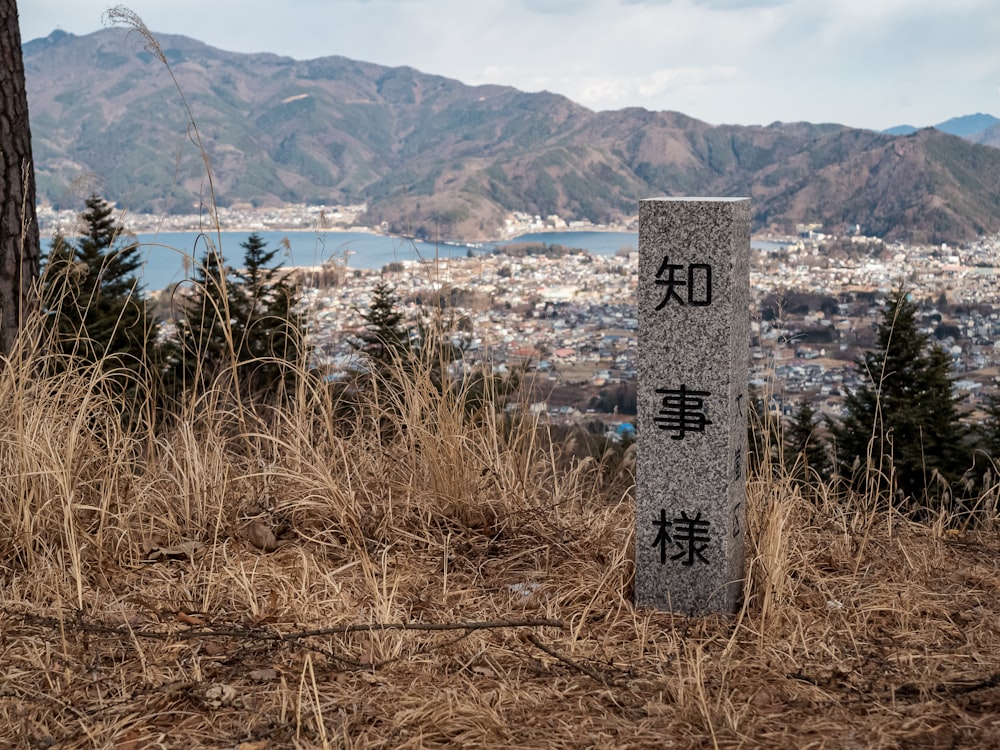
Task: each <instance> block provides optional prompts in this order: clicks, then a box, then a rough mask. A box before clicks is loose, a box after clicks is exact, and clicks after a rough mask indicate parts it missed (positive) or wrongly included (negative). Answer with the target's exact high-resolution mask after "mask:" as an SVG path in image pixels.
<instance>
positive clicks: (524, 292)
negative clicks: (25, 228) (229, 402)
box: [39, 205, 1000, 424]
mask: <svg viewBox="0 0 1000 750" xmlns="http://www.w3.org/2000/svg"><path fill="white" fill-rule="evenodd" d="M317 211H319V209H317V208H315V207H312V208H306V207H289V208H280V209H271V210H264V211H262V210H260V209H257V210H254V211H249V210H240V209H220V211H219V216H218V217H217V218H218V221H219V224H220V226H221V227H222V228H223V229H234V230H235V229H243V230H248V231H249V230H263V229H266V230H279V229H288V230H303V229H313V230H314V231H316V230H317V228H318V229H319V231H322V230H323V229H330V230H336V229H344V228H348V227H350V228H352V229H363V228H364V227H359V226H358V223H359V217H360V215H361V214H362V213H363V211H364V206H363V205H362V206H345V207H335V208H330V209H324V210H322V211H319V213H317ZM39 218H40V220H41V222H42V223H52V224H55V225H63V226H65V223H66V221H67V219H68V217H67V216H54V215H53V216H49V215H48V214H47V212H45V211H42V212H41V214H40V216H39ZM129 218H130V221H128V222H127V224H128V225H129V228H130V229H132V230H133V231H143V230H144V222H143V217H135V216H133V217H129ZM154 218H155V217H154ZM150 220H153V219H152V218H151V219H150ZM155 220H156V221H157V222H158V224H157V225H158V226H159V228H160V229H167V228H169V229H174V230H181V229H189V228H191V226H190V225H191V222H192V221H195V222H198V224H196V225H195V226H198V225H203V224H204V221H205V217H203V216H201V217H166V218H164V217H159V218H158V219H155ZM146 223H148V222H146ZM577 224H578V226H571V225H569V224H568V223H567V222H563V221H561V220H559V217H546V218H542V217H532V216H528V215H525V214H520V213H516V214H511V215H510V216H509V217H508V219H507V221H506V225H505V227H504V229H503V230H502V231H503V234H504V235H506V237H510V236H516V235H518V234H520V233H525V232H531V231H539V230H545V229H556V230H563V231H565V230H566V229H572V228H580V229H603V228H607V229H618V230H620V231H627V230H631V231H634V230H635V223H634V221H633V222H629V223H627V224H624V225H622V226H618V227H598V226H594V225H592V224H590V223H589V222H578V223H577ZM799 229H800V230H801V231H800V233H799V235H798V236H795V237H759V238H755V241H754V243H753V244H754V246H755V247H754V249H753V250H752V258H751V267H750V288H751V298H752V309H751V351H750V362H751V375H750V381H751V384H752V386H753V387H754V388H755V390H756V392H757V394H758V395H759V396H761V397H762V398H764V399H765V402H766V404H767V406H768V408H770V409H772V410H774V411H777V412H780V413H783V414H786V415H789V414H792V413H793V412H795V411H796V410H797V409H798V407H799V405H800V404H801V403H803V402H804V401H805V400H808V401H810V402H811V403H812V405H813V406H814V407H815V408H816V409H817V410H818V411H820V412H822V413H823V414H826V415H828V416H831V417H838V416H840V415H841V413H842V408H843V395H844V392H845V389H847V390H853V389H854V388H856V387H857V386H858V385H860V384H861V383H862V382H863V380H866V379H868V378H869V377H870V376H869V374H868V373H864V372H858V371H857V370H856V366H855V365H856V359H857V357H858V355H859V354H860V353H861V352H862V351H864V350H866V349H871V348H873V347H874V346H875V345H876V340H877V326H878V323H879V322H880V321H881V320H882V310H883V308H882V301H883V300H884V299H885V297H886V295H887V294H888V293H889V292H890V291H892V290H894V289H897V288H900V287H902V288H904V289H906V290H907V291H908V292H910V293H911V294H912V296H913V298H914V300H915V301H916V302H917V303H918V307H919V310H920V320H919V322H920V325H921V328H922V330H923V331H924V332H925V333H927V334H928V335H929V336H930V337H931V339H932V341H935V342H936V343H938V344H939V345H940V346H942V347H943V348H944V349H945V350H946V351H948V352H949V353H950V354H951V356H952V360H953V370H952V374H953V377H954V383H955V390H956V394H957V396H958V397H959V398H960V399H961V400H960V407H961V408H962V409H963V411H964V412H965V414H966V418H967V419H969V420H971V421H978V420H979V419H981V418H982V411H981V407H982V406H983V404H984V403H985V402H986V399H987V397H988V396H989V395H991V394H993V393H994V392H995V391H996V389H997V388H998V387H1000V369H998V366H1000V303H998V300H1000V283H998V277H997V273H998V270H1000V236H996V237H989V238H982V239H980V240H978V241H976V242H973V243H970V244H969V245H966V246H963V247H952V246H947V245H936V246H918V245H902V244H892V243H884V242H882V241H881V240H880V239H877V238H872V237H864V236H859V235H852V236H847V237H833V236H827V235H824V234H822V233H821V229H822V228H821V227H816V226H803V227H800V228H799ZM762 248H766V249H762ZM298 273H300V274H301V277H302V281H303V282H304V286H303V291H304V303H303V304H304V309H305V312H306V314H307V318H308V321H309V330H310V335H311V337H312V343H313V346H314V348H315V363H316V365H318V366H319V367H321V368H323V369H327V370H329V372H330V375H331V377H337V376H338V374H339V373H346V372H348V371H350V369H351V368H352V367H355V366H356V364H357V363H356V357H357V352H356V349H355V348H354V347H352V345H351V341H352V340H356V339H353V338H352V337H353V336H355V335H356V334H357V333H359V332H361V331H362V330H363V328H364V321H363V319H362V317H361V316H362V314H363V313H364V312H365V311H366V309H367V306H368V303H369V301H370V299H371V293H372V290H373V289H374V287H375V285H376V284H377V283H378V282H379V281H384V282H386V283H388V284H389V285H390V286H392V287H393V288H394V289H395V292H396V295H397V296H398V297H399V299H400V306H401V309H402V312H403V313H404V316H405V319H406V320H409V321H414V322H415V321H418V320H420V319H426V318H427V316H431V315H434V314H436V313H437V311H438V310H441V311H442V313H443V314H444V316H445V318H446V319H447V320H450V321H452V322H453V323H454V325H455V330H454V337H455V343H456V344H458V345H459V346H460V347H461V349H462V350H463V352H464V356H463V357H462V359H461V360H459V361H456V362H455V363H454V364H453V367H455V368H462V367H465V368H475V367H479V366H488V367H492V368H495V369H498V370H500V371H501V372H503V371H504V370H505V369H511V368H514V367H517V366H521V365H528V366H530V368H531V370H532V371H533V373H534V375H533V377H532V378H531V380H532V381H533V391H532V394H531V398H532V400H533V401H534V403H533V405H532V408H533V409H534V410H535V411H537V412H538V413H540V414H545V415H548V416H549V417H550V418H551V419H552V420H555V421H566V422H571V421H578V420H580V419H585V418H590V419H596V418H598V417H601V418H602V419H603V420H604V421H606V422H610V423H612V424H613V423H615V422H624V421H628V415H629V414H631V413H634V407H635V396H634V394H635V389H634V383H635V377H636V364H637V360H638V357H637V349H638V320H637V318H636V304H635V299H636V284H637V273H638V255H637V249H636V248H635V247H630V246H626V247H622V248H621V249H620V250H619V251H618V252H617V253H616V254H615V255H613V256H600V255H592V254H588V253H583V252H572V248H563V249H558V248H551V247H543V246H539V245H528V244H526V245H524V246H518V245H514V246H512V247H508V248H507V249H506V250H505V251H503V252H494V253H476V254H475V256H474V257H470V258H460V259H444V260H435V261H403V262H399V263H392V264H390V265H388V266H385V267H383V268H381V269H377V270H368V269H354V268H350V269H348V268H346V267H338V266H337V265H336V261H332V262H330V263H328V264H327V266H326V267H324V268H323V269H322V270H321V271H320V269H312V270H311V271H310V270H308V269H299V271H298ZM706 345H711V342H706Z"/></svg>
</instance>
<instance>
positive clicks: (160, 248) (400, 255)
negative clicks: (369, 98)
mask: <svg viewBox="0 0 1000 750" xmlns="http://www.w3.org/2000/svg"><path fill="white" fill-rule="evenodd" d="M250 234H251V233H250V232H223V233H222V235H221V251H222V256H223V258H225V260H226V263H228V264H229V265H231V266H239V265H240V264H241V263H242V260H243V248H242V247H240V244H241V243H243V242H246V239H247V237H249V236H250ZM257 234H259V235H260V237H261V238H262V239H263V240H264V242H265V244H266V245H267V247H268V249H271V250H273V249H278V254H277V255H276V256H275V258H274V261H275V262H281V263H283V264H284V265H285V266H318V265H321V264H322V263H324V262H326V261H328V260H331V259H337V260H338V262H346V264H347V266H348V267H349V268H370V269H378V268H382V267H383V266H385V265H387V264H389V263H393V262H399V261H406V260H419V259H425V260H426V259H433V258H434V257H439V258H464V257H466V256H467V255H468V254H469V253H470V252H471V253H488V252H491V251H492V250H493V249H494V248H495V247H496V246H498V245H507V244H514V243H519V242H544V243H546V244H550V245H565V246H566V247H574V248H580V249H583V250H586V251H588V252H591V253H594V254H596V255H613V254H614V253H615V252H617V251H618V250H619V249H620V248H622V247H631V248H633V249H635V248H637V247H638V244H639V238H638V235H637V234H636V233H634V232H539V233H537V234H528V235H523V236H521V237H518V238H516V239H513V240H507V241H504V242H489V243H483V244H482V245H472V246H469V245H460V244H439V245H436V244H434V243H431V242H418V241H415V240H406V239H401V238H399V237H386V236H385V235H380V234H370V233H367V232H323V233H316V232H258V233H257ZM206 237H209V238H210V239H211V241H212V242H213V243H217V242H219V239H218V236H217V235H214V234H213V235H200V234H198V233H197V232H161V233H159V234H139V235H138V238H139V243H140V246H141V250H142V252H143V253H144V255H145V264H144V266H143V278H142V280H143V285H144V286H145V288H146V289H147V290H155V289H163V288H165V287H167V286H169V285H170V284H171V283H174V282H177V281H181V280H183V279H184V278H186V277H188V276H190V275H193V270H192V258H197V259H199V260H200V259H202V258H203V257H204V255H205V250H206V247H207V245H206Z"/></svg>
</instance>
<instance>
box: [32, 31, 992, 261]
mask: <svg viewBox="0 0 1000 750" xmlns="http://www.w3.org/2000/svg"><path fill="white" fill-rule="evenodd" d="M143 43H144V40H143V39H142V38H141V37H139V36H138V35H137V34H135V33H128V32H126V31H125V30H123V29H105V30H102V31H98V32H95V33H93V34H89V35H86V36H74V35H72V34H68V33H65V32H62V31H56V32H53V33H52V34H51V35H49V36H48V37H46V38H43V39H35V40H32V41H30V42H28V43H27V44H25V45H24V62H25V71H26V77H27V88H28V100H29V109H30V112H31V127H32V136H33V150H34V158H35V169H36V174H37V183H38V194H39V199H40V200H42V201H45V202H48V203H51V204H52V205H53V206H55V207H57V208H58V207H67V208H74V207H76V206H78V205H80V204H81V203H82V200H81V194H82V193H89V192H90V191H91V190H95V189H96V190H98V191H99V192H101V193H102V194H103V195H105V196H106V197H108V198H109V199H111V200H113V201H116V202H117V203H118V204H120V205H122V206H124V207H126V208H128V209H129V210H131V211H136V212H147V211H148V212H164V213H174V212H179V213H190V212H191V211H192V208H197V207H199V206H204V205H206V204H209V203H210V201H211V199H212V194H213V192H214V197H215V200H216V201H217V203H218V204H219V205H223V206H225V205H240V204H246V205H248V206H258V207H263V206H274V205H282V204H289V203H308V204H314V205H315V204H327V205H336V204H357V203H365V204H367V206H368V211H367V215H366V216H365V217H364V220H365V221H366V223H368V224H370V225H378V224H382V223H384V224H385V225H386V226H388V227H389V228H390V229H391V230H392V231H393V232H397V233H400V234H406V235H412V236H416V237H422V238H429V239H465V240H477V239H490V238H494V237H496V236H498V234H499V231H500V230H499V228H500V227H501V226H502V224H503V219H504V217H505V216H506V215H507V214H508V213H509V212H511V211H523V212H526V213H529V214H537V215H540V216H548V215H551V214H558V215H559V216H561V217H562V218H564V219H566V220H574V219H578V220H582V219H589V220H590V221H592V222H595V223H612V222H616V221H620V220H622V219H623V218H625V217H630V216H634V215H635V214H636V212H637V201H638V200H640V199H642V198H648V197H654V196H660V195H668V196H680V195H716V196H734V195H749V196H750V197H751V198H752V199H753V203H752V206H753V209H752V210H753V221H754V228H755V229H756V230H773V231H776V232H783V233H788V232H792V231H794V229H795V227H796V225H797V224H804V223H810V224H812V223H816V224H821V225H822V226H823V227H824V229H825V230H826V231H834V232H836V231H841V230H844V229H845V228H855V227H859V228H860V231H861V232H862V233H864V234H869V235H877V236H880V237H883V238H886V239H889V240H906V241H911V242H928V243H938V242H950V243H959V242H962V241H965V240H969V239H972V238H974V237H976V236H980V235H982V234H986V233H993V232H998V231H1000V149H998V148H994V147H992V146H989V145H983V144H981V143H972V142H970V141H969V140H967V139H965V138H962V137H959V136H956V135H952V134H950V133H946V132H942V131H941V130H939V129H935V128H926V129H922V130H917V131H914V132H912V133H907V134H905V135H893V134H889V133H878V132H874V131H870V130H861V129H855V128H849V127H845V126H842V125H835V124H810V123H773V124H771V125H768V126H735V125H718V126H715V125H710V124H708V123H705V122H701V121H699V120H696V119H694V118H691V117H688V116H686V115H684V114H681V113H679V112H650V111H647V110H644V109H639V108H630V109H623V110H617V111H606V112H594V111H591V110H589V109H587V108H585V107H582V106H580V105H578V104H576V103H574V102H572V101H570V100H569V99H567V98H565V97H563V96H559V95H556V94H552V93H548V92H541V93H525V92H522V91H518V90H517V89H514V88H511V87H507V86H498V85H485V86H468V85H465V84H463V83H461V82H459V81H455V80H452V79H448V78H443V77H441V76H435V75H429V74H425V73H421V72H419V71H417V70H414V69H412V68H408V67H384V66H380V65H376V64H372V63H366V62H359V61H356V60H351V59H348V58H344V57H338V56H332V57H324V58H320V59H315V60H306V61H297V60H294V59H291V58H288V57H279V56H277V55H272V54H240V53H232V52H225V51H222V50H219V49H215V48H213V47H210V46H208V45H205V44H203V43H201V42H198V41H195V40H193V39H190V38H187V37H184V36H171V35H159V36H157V43H158V48H157V49H150V48H147V47H145V46H144V44H143ZM161 53H162V56H163V58H164V59H165V60H166V62H167V63H168V65H169V68H168V66H166V65H164V64H163V61H162V60H161V59H160V54H161ZM174 80H176V87H175V85H174ZM178 89H179V91H178ZM182 95H183V96H182ZM186 106H187V107H188V108H189V109H190V113H191V114H190V116H189V114H188V111H187V109H186V108H185V107H186ZM192 122H193V126H192ZM195 128H196V130H195ZM990 130H991V128H989V127H987V129H986V131H984V132H989V131H990ZM978 135H982V133H979V134H978ZM196 138H200V140H201V143H202V146H203V148H204V154H205V156H206V158H207V162H208V164H209V165H210V171H208V170H206V168H205V162H204V161H203V159H202V154H201V152H200V151H199V149H198V148H197V147H196V145H195V141H196ZM988 142H992V143H997V141H990V140H989V139H987V140H984V143H988ZM209 174H210V175H211V180H209V178H208V175H209Z"/></svg>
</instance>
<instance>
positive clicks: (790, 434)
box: [782, 399, 831, 483]
mask: <svg viewBox="0 0 1000 750" xmlns="http://www.w3.org/2000/svg"><path fill="white" fill-rule="evenodd" d="M782 445H783V448H784V453H785V455H784V458H785V467H786V468H787V469H788V471H790V472H792V475H793V476H794V477H795V478H796V479H798V480H801V481H803V482H806V483H810V482H812V481H814V480H815V479H816V478H817V477H819V478H821V479H825V478H827V477H828V476H829V474H830V468H831V466H830V458H829V456H828V454H827V448H826V444H825V442H824V441H823V439H822V437H821V436H820V434H819V425H818V424H817V421H816V410H815V409H814V408H813V405H812V404H811V403H810V402H809V400H808V399H802V402H801V404H800V405H799V409H798V411H797V412H796V414H795V419H794V420H793V421H792V422H791V423H790V424H789V425H788V427H787V429H785V431H784V435H783V442H782Z"/></svg>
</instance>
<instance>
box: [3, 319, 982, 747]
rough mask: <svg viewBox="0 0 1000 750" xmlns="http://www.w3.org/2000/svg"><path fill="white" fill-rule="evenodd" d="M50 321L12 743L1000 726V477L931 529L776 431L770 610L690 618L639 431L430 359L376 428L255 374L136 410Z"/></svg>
mask: <svg viewBox="0 0 1000 750" xmlns="http://www.w3.org/2000/svg"><path fill="white" fill-rule="evenodd" d="M32 341H33V336H32V334H31V333H30V332H29V333H28V334H26V335H25V336H24V337H23V338H22V344H23V345H24V346H25V347H26V349H25V350H24V351H22V352H18V353H16V354H17V356H15V357H14V358H13V359H12V360H11V362H10V363H9V364H8V366H7V367H5V368H3V370H2V371H0V415H2V416H0V460H2V462H3V466H4V472H3V474H2V476H0V634H2V635H0V663H3V664H4V665H5V668H4V670H3V671H2V672H0V744H3V745H4V746H9V747H60V748H93V747H122V748H143V747H152V746H157V747H165V748H188V749H194V748H208V747H238V748H242V750H251V749H257V750H260V749H261V748H283V747H301V748H311V747H358V748H361V747H455V746H461V747H482V748H493V747H511V748H538V747H551V748H583V747H607V748H612V747H614V748H625V747H635V748H640V747H663V746H664V745H665V744H668V743H669V744H670V745H671V746H674V747H690V748H696V747H698V748H700V747H720V748H721V747H733V748H735V747H767V748H801V747H805V746H815V747H859V748H860V747H865V748H897V747H908V748H913V747H927V748H938V747H987V746H992V745H995V744H997V743H998V742H1000V725H998V724H997V718H996V717H997V712H998V709H1000V663H998V654H1000V627H998V622H1000V611H998V607H997V602H998V601H1000V598H998V593H1000V571H998V568H997V559H998V555H1000V544H998V543H997V528H998V527H997V525H996V524H997V520H998V519H997V512H996V511H997V505H996V503H997V495H996V493H997V488H996V486H993V485H991V486H990V487H989V488H988V489H987V491H986V492H985V494H984V495H983V498H982V503H981V505H980V508H981V512H980V513H979V515H978V516H977V518H976V519H975V520H976V523H975V525H972V524H971V523H970V519H969V518H968V517H965V516H963V517H951V516H949V515H948V514H947V513H946V512H942V513H941V514H940V515H938V516H936V517H934V518H931V519H929V520H928V521H925V522H923V523H917V522H915V521H914V520H912V519H909V518H907V517H905V516H903V515H901V514H900V513H899V511H898V510H894V509H893V504H892V503H891V502H889V498H888V497H883V496H880V495H877V494H865V493H849V492H843V491H834V488H833V487H832V486H829V485H826V484H824V483H821V482H818V481H817V482H813V483H809V484H802V483H801V481H799V480H796V481H793V480H792V479H790V476H791V472H792V467H789V466H783V465H782V464H780V463H776V462H773V461H770V460H768V459H767V458H766V457H767V456H770V455H780V450H778V451H771V450H764V451H763V452H762V453H761V456H762V458H763V460H762V461H760V462H757V463H756V464H755V472H754V473H753V474H752V475H751V476H750V478H749V485H748V491H749V498H748V540H749V547H748V549H747V550H746V575H747V581H746V586H745V601H744V603H743V606H742V608H741V610H740V611H739V613H738V614H736V615H734V616H712V617H686V616H684V615H683V614H682V613H674V614H671V613H667V612H657V611H651V610H646V609H637V608H636V607H635V606H634V605H633V603H632V585H633V584H632V581H633V576H634V564H633V557H634V550H633V545H634V533H633V527H634V501H633V497H632V491H633V490H632V488H633V486H634V479H633V472H634V457H633V454H632V452H631V451H628V452H626V453H625V454H624V455H621V454H620V453H616V452H614V451H609V452H607V453H605V454H603V455H602V454H598V455H597V456H596V457H591V458H585V459H583V460H578V459H573V458H572V453H573V446H572V445H570V444H563V443H557V442H553V441H551V440H549V439H548V438H547V431H546V429H544V427H542V426H541V425H538V424H536V423H534V422H533V421H531V420H514V421H508V422H505V421H503V420H501V419H500V418H499V417H498V416H497V415H496V413H495V412H493V411H490V410H487V411H484V412H479V416H478V417H477V418H472V417H470V415H469V413H468V412H467V411H466V410H465V409H464V408H462V400H461V398H456V396H455V394H454V393H452V392H450V391H444V392H442V391H440V390H439V389H438V388H437V387H435V385H434V382H433V377H431V374H432V370H431V369H426V368H421V367H418V368H416V369H413V368H407V369H406V370H405V371H398V372H396V373H395V376H394V377H393V378H392V379H391V381H389V380H386V381H384V382H385V383H387V384H388V383H390V382H391V386H392V387H375V388H374V389H372V390H370V391H367V395H365V396H364V397H363V399H362V400H361V401H360V402H358V404H357V408H356V410H355V411H354V412H353V414H354V416H353V417H349V418H347V419H346V421H345V417H344V416H343V413H342V412H341V410H340V407H339V406H338V401H337V399H335V398H334V397H333V393H334V392H333V391H331V390H330V389H329V388H326V387H324V386H323V385H322V383H317V382H313V381H311V380H309V379H308V378H301V379H300V381H299V386H298V390H297V393H296V395H295V398H293V399H291V400H290V401H289V402H288V403H287V404H286V405H285V406H283V407H274V408H258V407H254V406H253V405H252V404H250V403H248V402H244V403H242V404H241V403H240V402H239V399H238V397H237V396H236V392H235V391H234V390H232V389H231V388H230V387H227V385H226V381H225V380H224V379H223V380H220V381H219V382H218V384H217V385H216V386H215V387H214V388H209V389H207V390H206V391H205V392H203V393H202V394H201V397H200V398H197V399H192V400H191V401H189V402H188V404H189V406H188V411H187V412H186V413H185V414H184V415H183V418H182V419H179V420H176V421H175V422H173V423H172V424H170V425H167V424H164V425H160V426H159V427H155V426H149V425H147V426H144V427H143V426H139V425H134V426H131V427H130V426H126V425H125V424H123V422H122V421H121V420H119V419H117V418H116V417H115V415H116V414H117V413H118V410H119V409H120V408H121V406H120V400H119V395H118V394H119V392H120V389H121V384H120V382H118V381H119V379H120V378H121V376H122V373H121V372H120V371H118V372H115V371H110V372H109V371H104V370H103V369H102V368H101V367H100V366H98V367H96V368H92V367H85V366H76V367H68V368H59V369H58V370H57V371H54V372H53V371H52V370H51V369H48V368H46V369H47V370H48V372H49V374H46V375H40V369H39V368H40V366H41V365H42V362H43V361H44V360H39V358H38V355H39V354H40V350H38V349H36V348H35V346H34V344H33V343H32ZM18 363H20V364H18ZM376 382H379V381H376ZM134 385H135V387H137V388H139V389H141V388H142V385H141V383H135V384H134ZM150 411H151V410H150Z"/></svg>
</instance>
